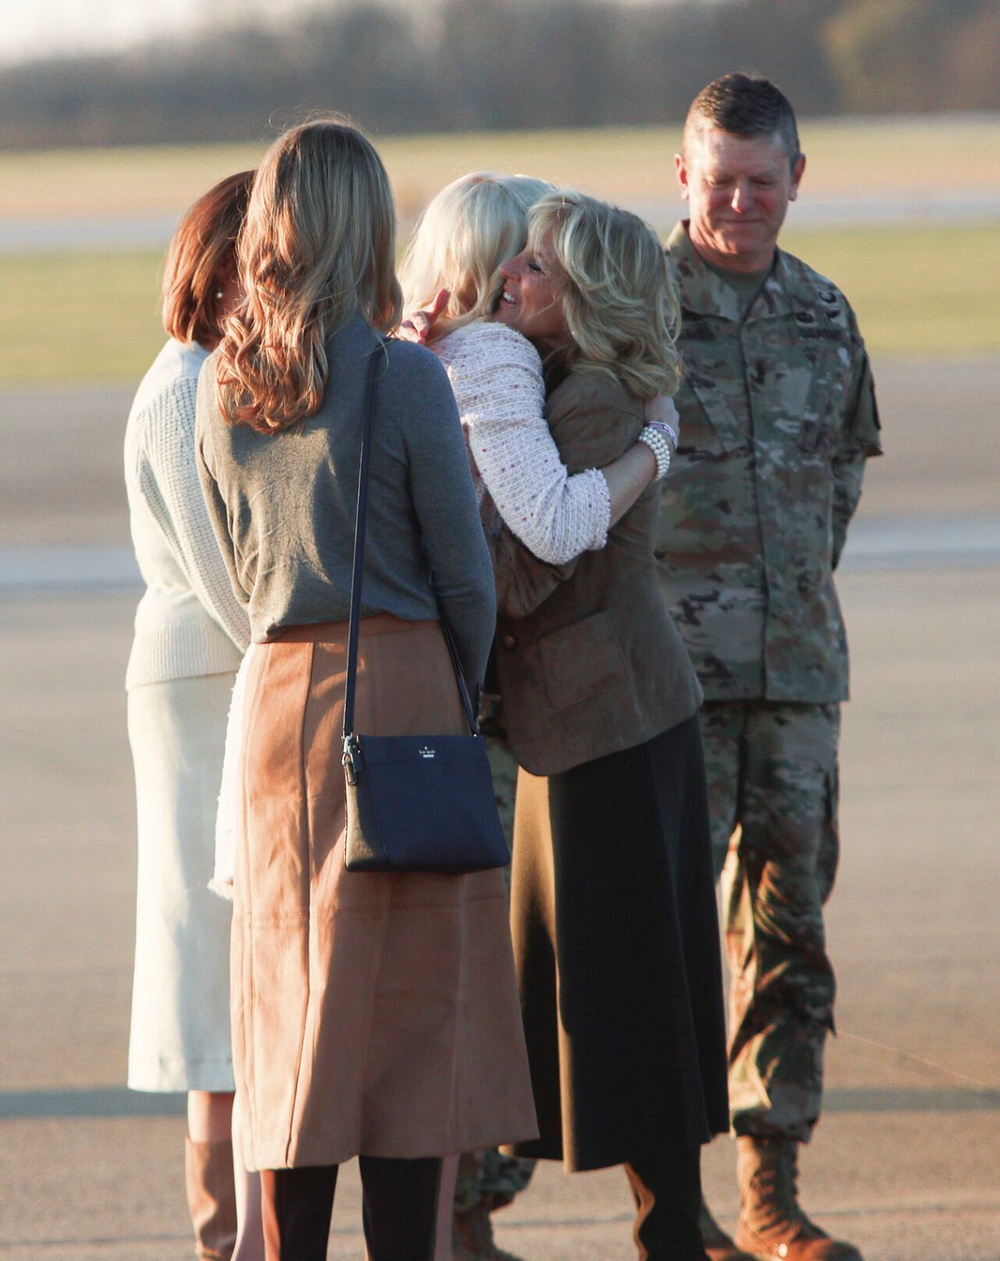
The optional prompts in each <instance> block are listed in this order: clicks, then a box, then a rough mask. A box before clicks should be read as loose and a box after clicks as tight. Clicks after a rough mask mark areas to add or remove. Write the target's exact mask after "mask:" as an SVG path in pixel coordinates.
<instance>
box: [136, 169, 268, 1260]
mask: <svg viewBox="0 0 1000 1261" xmlns="http://www.w3.org/2000/svg"><path fill="white" fill-rule="evenodd" d="M252 179H253V172H252V171H243V172H241V173H240V174H238V175H232V176H230V177H229V178H228V179H224V180H222V181H221V182H220V183H219V184H217V185H216V186H215V187H214V188H212V189H210V190H209V191H208V192H207V193H206V194H205V195H204V196H203V197H201V198H199V199H198V201H197V202H195V204H194V205H193V206H192V207H191V209H190V210H188V211H187V213H186V214H185V215H184V216H183V218H182V219H181V221H180V223H179V224H178V226H177V229H176V231H175V233H174V236H173V238H172V240H171V244H170V249H169V251H168V254H167V260H166V266H165V269H164V276H163V322H164V325H165V327H166V330H167V333H168V334H169V336H170V340H169V341H168V342H167V344H166V345H165V346H164V347H163V349H162V350H161V351H160V354H159V355H158V356H157V358H156V361H155V362H154V363H153V365H152V367H151V368H150V370H149V371H148V372H147V374H146V376H145V377H144V378H143V381H142V383H141V385H140V386H139V389H138V392H137V394H136V396H135V401H134V403H133V404H132V409H131V412H130V414H129V418H128V425H127V427H126V431H125V484H126V489H127V492H128V502H129V512H130V520H131V530H132V541H133V545H134V547H135V554H136V558H137V560H138V562H139V568H140V570H141V572H142V577H143V580H144V582H145V584H146V590H145V592H144V594H143V596H142V599H141V600H140V602H139V607H138V609H137V610H136V616H135V637H134V639H133V643H132V651H131V654H130V656H129V662H128V670H127V674H126V687H127V689H128V729H129V741H130V744H131V748H132V758H133V762H134V765H135V779H136V815H137V823H138V850H139V861H138V896H137V906H136V948H135V973H134V980H133V992H132V1023H131V1035H130V1039H129V1062H128V1084H129V1086H130V1087H131V1088H132V1089H133V1090H148V1091H186V1092H187V1096H188V1109H187V1111H188V1137H187V1140H186V1151H185V1166H186V1180H187V1194H188V1203H189V1207H190V1211H191V1217H192V1221H193V1223H194V1228H195V1234H196V1237H197V1250H198V1255H199V1256H200V1257H203V1258H207V1259H209V1261H218V1258H225V1259H228V1258H229V1256H230V1254H231V1253H232V1250H233V1245H234V1238H235V1232H236V1229H237V1223H236V1204H235V1196H236V1188H235V1187H234V1174H233V1149H232V1143H231V1141H230V1124H231V1113H232V1105H233V1068H232V1052H231V1049H230V1035H229V928H230V914H229V908H228V907H227V906H225V905H224V904H223V903H221V902H219V901H218V899H217V898H215V897H213V896H212V894H211V893H209V892H208V891H207V889H206V882H207V880H208V877H209V876H210V875H211V872H212V859H213V846H214V840H213V828H214V820H215V803H216V798H217V797H218V794H219V782H220V778H221V774H222V753H223V742H224V738H225V731H226V715H227V712H228V708H229V696H230V692H231V690H232V686H233V677H234V672H235V671H236V668H237V666H238V665H239V663H240V658H241V655H242V652H243V649H244V648H245V647H246V644H247V641H248V639H249V634H250V626H249V622H248V620H247V616H246V613H245V612H244V610H243V608H242V607H241V606H240V604H239V602H238V601H237V600H236V597H235V596H234V595H233V592H232V588H231V587H230V584H229V575H228V573H227V572H226V568H225V565H224V564H223V560H222V557H221V555H220V553H219V548H218V545H217V543H216V541H215V536H214V534H213V532H212V526H211V523H210V521H209V519H208V513H207V511H206V509H205V502H204V498H203V496H202V493H201V486H200V484H199V482H198V472H197V467H196V464H195V455H194V424H195V392H196V389H197V382H198V375H199V373H200V371H201V368H202V365H203V363H204V362H205V359H206V358H207V357H208V354H209V352H210V351H211V350H212V349H213V347H214V346H215V344H216V343H217V342H218V340H219V337H220V336H221V333H222V322H223V319H224V318H225V315H226V313H227V311H228V309H229V307H230V306H231V305H232V303H233V301H234V300H235V298H236V297H237V296H238V290H237V288H236V284H235V277H236V236H237V234H238V232H239V230H240V227H241V225H242V222H243V216H244V214H245V212H246V207H247V202H248V199H249V190H250V183H251V181H252ZM238 1182H239V1184H240V1189H241V1191H243V1190H244V1188H245V1191H244V1195H245V1194H246V1193H249V1195H250V1200H251V1202H255V1199H256V1196H255V1195H254V1183H256V1178H254V1179H253V1180H252V1181H250V1180H248V1179H247V1178H246V1175H245V1173H243V1172H242V1171H241V1176H240V1178H239V1179H238ZM240 1216H241V1240H240V1251H239V1253H238V1255H239V1256H241V1257H243V1258H244V1261H247V1259H248V1258H254V1257H259V1256H260V1255H261V1250H262V1245H261V1243H260V1239H259V1229H258V1230H257V1232H256V1236H255V1232H254V1228H253V1222H254V1214H253V1212H250V1213H247V1212H245V1211H243V1212H241V1215H240ZM255 1239H256V1243H255Z"/></svg>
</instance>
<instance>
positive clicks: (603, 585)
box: [491, 372, 701, 775]
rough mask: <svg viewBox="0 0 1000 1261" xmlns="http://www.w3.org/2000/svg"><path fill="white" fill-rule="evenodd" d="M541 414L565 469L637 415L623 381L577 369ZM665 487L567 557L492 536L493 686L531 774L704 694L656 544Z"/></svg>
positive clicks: (596, 451) (626, 740) (684, 709)
mask: <svg viewBox="0 0 1000 1261" xmlns="http://www.w3.org/2000/svg"><path fill="white" fill-rule="evenodd" d="M546 415H547V417H548V421H549V427H550V428H551V430H552V436H553V438H554V439H555V441H556V445H557V446H558V447H559V451H560V454H561V455H562V458H563V461H564V462H565V464H566V466H567V468H568V469H569V471H570V472H571V473H577V472H579V471H580V470H581V469H586V468H594V467H598V468H599V467H601V466H602V465H605V464H608V463H610V462H611V461H612V460H614V459H616V458H617V457H618V456H619V455H621V454H622V453H623V452H624V451H626V450H627V449H628V448H629V447H630V446H631V445H632V443H633V442H635V440H636V437H637V436H638V434H639V431H640V429H641V428H642V425H643V415H642V403H641V402H640V401H639V399H637V398H636V397H635V396H634V395H632V394H630V393H629V392H628V391H627V390H626V389H625V387H624V386H623V385H621V384H620V383H618V382H616V381H612V380H609V379H606V378H604V377H599V376H590V375H585V374H583V373H579V372H573V373H570V374H569V375H568V376H567V377H565V379H564V380H563V381H562V382H561V383H560V384H559V385H558V386H557V387H556V388H555V389H554V390H553V391H552V393H551V394H550V396H549V399H548V402H547V404H546ZM660 497H661V496H660V487H659V486H658V485H657V484H653V485H650V486H648V487H647V488H646V490H645V491H644V492H643V493H642V495H640V497H639V499H638V500H637V501H636V503H635V504H634V505H633V506H632V508H630V509H629V511H628V512H627V513H626V514H625V515H624V516H623V517H622V519H621V520H620V521H619V522H618V523H617V525H614V526H613V527H612V528H611V530H610V531H609V533H608V542H607V546H606V547H604V548H603V549H602V550H601V551H596V552H584V553H583V554H582V555H581V556H578V557H577V558H576V559H575V560H572V561H569V562H568V563H567V564H565V565H546V564H544V563H543V562H542V561H540V560H538V559H537V558H536V557H535V556H533V555H532V554H531V553H530V552H529V551H528V550H527V549H526V548H525V547H524V546H523V544H521V543H519V542H518V540H517V539H516V538H515V537H514V535H512V534H511V533H510V532H509V531H508V530H507V529H506V528H505V529H504V530H503V531H502V533H501V534H500V535H499V537H498V538H496V539H494V540H493V541H492V543H491V550H492V553H493V562H494V569H495V572H496V582H497V606H498V609H499V613H500V616H499V619H498V623H497V638H496V646H495V651H496V666H497V674H498V678H499V683H500V695H501V697H502V700H503V708H504V717H505V720H506V724H507V734H508V739H509V741H510V745H511V749H512V750H513V752H514V755H515V756H516V758H517V760H518V762H520V764H521V765H522V766H523V767H524V768H525V769H526V770H528V771H530V772H531V773H532V774H535V775H554V774H557V773H558V772H560V771H565V770H569V769H570V768H571V767H574V766H579V765H581V764H582V763H584V762H590V761H593V760H594V759H595V758H598V757H603V756H604V755H606V754H609V753H614V752H617V751H619V750H621V749H627V748H631V747H633V746H634V745H637V744H641V743H642V742H643V741H644V740H648V739H651V738H652V737H653V736H655V735H657V734H659V733H660V732H661V731H666V730H667V729H668V728H669V727H673V726H675V725H676V724H677V723H679V722H682V721H683V720H684V719H686V718H689V717H690V716H691V715H692V714H694V713H695V712H696V711H697V709H698V706H699V705H700V703H701V689H700V687H699V684H698V680H697V677H696V675H695V672H694V669H693V667H692V665H691V662H690V660H689V658H688V654H687V650H686V649H685V647H684V644H683V641H682V640H681V637H680V635H679V633H678V631H677V628H676V626H675V625H674V623H673V619H672V618H671V616H670V613H669V612H668V610H667V605H666V602H665V600H664V598H663V594H662V591H661V588H660V580H659V576H658V573H657V563H656V558H655V556H654V553H653V549H654V545H655V542H656V536H657V529H656V527H657V514H658V509H659V503H660Z"/></svg>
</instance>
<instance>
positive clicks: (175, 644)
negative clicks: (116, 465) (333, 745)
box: [125, 340, 250, 688]
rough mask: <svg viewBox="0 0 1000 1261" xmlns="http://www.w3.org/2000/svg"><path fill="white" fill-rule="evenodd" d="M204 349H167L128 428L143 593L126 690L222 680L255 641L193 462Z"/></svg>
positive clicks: (171, 345)
mask: <svg viewBox="0 0 1000 1261" xmlns="http://www.w3.org/2000/svg"><path fill="white" fill-rule="evenodd" d="M205 357H206V355H205V351H204V350H202V349H201V347H200V346H197V345H193V346H185V345H184V344H183V343H181V342H178V341H173V340H171V341H169V342H167V344H166V345H165V346H164V347H163V349H162V350H161V351H160V353H159V355H157V357H156V359H155V361H154V362H153V365H152V367H151V368H150V369H149V371H148V372H147V373H146V375H145V377H144V378H143V380H142V383H141V384H140V386H139V389H138V391H137V393H136V396H135V401H134V402H133V404H132V410H131V411H130V413H129V418H128V424H127V426H126V429H125V488H126V491H127V493H128V503H129V514H130V526H131V531H132V544H133V546H134V548H135V555H136V559H137V560H138V562H139V569H140V571H141V573H142V577H143V580H144V582H145V583H146V592H145V594H144V595H143V597H142V599H141V600H140V601H139V607H138V609H137V610H136V615H135V638H134V639H133V641H132V652H131V654H130V656H129V662H128V669H127V672H126V676H125V683H126V686H127V687H129V688H132V687H139V686H141V685H142V684H144V683H162V682H166V681H167V680H169V679H183V678H191V677H193V676H196V675H201V674H223V673H227V672H228V671H231V670H235V669H236V668H237V666H238V665H239V664H240V658H241V656H242V654H243V649H244V648H245V647H246V645H247V643H248V641H249V638H250V626H249V622H248V620H247V615H246V612H245V610H244V609H243V608H242V607H241V605H240V603H239V602H238V601H237V600H236V598H235V596H234V595H233V592H232V588H231V586H230V582H229V574H228V573H227V571H226V567H225V564H224V562H223V559H222V556H221V555H220V553H219V546H218V544H217V542H216V540H215V534H214V532H213V529H212V524H211V522H210V521H209V519H208V512H207V510H206V508H205V500H204V496H203V495H202V493H201V486H200V484H199V481H198V470H197V467H196V465H195V456H194V406H195V394H196V390H197V385H198V373H199V372H200V370H201V366H202V364H203V363H204V361H205Z"/></svg>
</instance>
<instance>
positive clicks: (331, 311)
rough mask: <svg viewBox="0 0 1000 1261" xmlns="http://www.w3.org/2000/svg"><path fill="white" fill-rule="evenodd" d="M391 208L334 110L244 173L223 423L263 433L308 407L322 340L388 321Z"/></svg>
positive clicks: (224, 364)
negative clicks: (355, 319)
mask: <svg viewBox="0 0 1000 1261" xmlns="http://www.w3.org/2000/svg"><path fill="white" fill-rule="evenodd" d="M395 238H396V208H395V203H394V201H393V197H392V189H391V187H390V185H389V177H388V175H387V174H386V171H385V167H384V166H383V165H382V161H381V159H380V158H379V156H378V154H377V153H376V152H375V149H374V148H373V147H372V145H371V143H370V142H369V141H368V140H367V139H366V137H365V136H363V135H362V134H361V132H360V131H358V130H357V128H355V127H353V126H352V125H351V124H350V123H347V122H345V121H342V120H341V119H339V118H322V119H315V120H313V121H310V122H307V123H302V124H301V125H300V126H298V127H293V128H291V129H290V130H289V131H286V132H285V134H284V135H283V136H280V137H279V138H278V139H277V140H276V141H275V142H274V144H273V145H272V146H271V148H270V149H269V150H268V151H267V153H266V154H265V156H264V160H263V161H262V162H261V164H260V168H259V170H258V172H257V177H256V179H255V180H254V185H253V193H252V195H251V198H250V207H249V210H248V212H247V218H246V224H245V226H244V230H243V233H242V235H241V237H240V244H239V264H240V281H241V284H242V286H243V291H244V294H245V297H244V300H243V302H242V303H241V304H240V305H239V307H238V308H237V309H236V311H235V312H233V314H232V315H230V316H229V318H228V319H227V320H226V322H225V331H224V335H223V339H222V342H221V345H220V351H219V363H218V374H217V375H218V391H219V404H220V407H221V409H222V413H223V415H224V416H225V417H226V418H227V419H228V420H229V422H230V423H231V424H248V425H251V426H252V427H253V428H254V429H259V430H261V431H262V432H265V433H269V432H274V431H277V430H280V429H286V428H288V427H289V426H290V425H293V424H295V423H296V421H299V420H302V419H303V418H304V417H306V416H311V415H313V413H314V412H316V411H317V410H318V408H319V406H320V404H321V402H322V400H323V393H324V390H325V389H326V383H327V377H328V374H329V365H328V363H327V358H326V348H325V344H324V343H325V342H326V340H327V338H328V337H330V335H331V334H332V333H334V332H336V331H337V329H339V328H340V327H342V325H343V324H344V323H345V322H346V321H347V320H348V319H350V318H351V316H353V315H360V316H362V318H364V319H365V320H367V321H368V323H370V324H372V325H374V326H375V327H376V328H378V329H380V330H381V331H383V332H388V331H390V330H391V329H393V328H395V326H396V325H397V324H398V323H399V316H400V290H399V282H398V280H397V279H396V273H395V267H394V263H395Z"/></svg>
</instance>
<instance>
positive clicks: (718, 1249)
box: [698, 1200, 757, 1261]
mask: <svg viewBox="0 0 1000 1261" xmlns="http://www.w3.org/2000/svg"><path fill="white" fill-rule="evenodd" d="M698 1225H699V1227H700V1228H701V1241H702V1243H703V1244H704V1245H705V1252H706V1254H707V1256H708V1261H757V1258H756V1257H755V1256H754V1255H753V1253H752V1252H744V1251H743V1250H742V1249H741V1248H737V1246H736V1244H735V1243H734V1242H733V1240H732V1239H730V1238H729V1236H728V1235H727V1234H726V1232H725V1231H724V1230H723V1229H722V1227H721V1226H720V1225H719V1223H718V1222H717V1221H716V1220H715V1218H714V1217H713V1216H712V1214H711V1212H710V1211H709V1207H708V1205H707V1204H706V1203H705V1201H704V1200H702V1202H701V1212H700V1213H699V1214H698Z"/></svg>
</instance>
